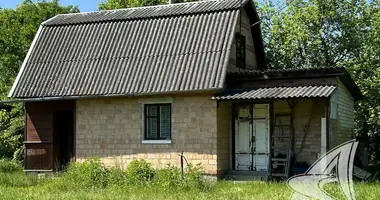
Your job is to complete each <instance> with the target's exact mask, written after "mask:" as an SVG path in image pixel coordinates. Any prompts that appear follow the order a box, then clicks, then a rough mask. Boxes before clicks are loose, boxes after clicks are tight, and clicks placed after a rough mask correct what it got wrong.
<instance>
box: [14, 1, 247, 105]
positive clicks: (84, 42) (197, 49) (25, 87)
mask: <svg viewBox="0 0 380 200" xmlns="http://www.w3.org/2000/svg"><path fill="white" fill-rule="evenodd" d="M240 2H241V1H240V0H219V1H208V2H196V3H188V4H177V5H176V4H173V5H167V6H155V7H143V8H133V9H122V10H113V11H101V12H93V13H83V14H82V13H79V14H66V15H58V16H56V17H54V18H52V19H50V20H48V21H46V22H45V23H43V24H42V25H41V27H40V29H39V32H38V33H37V35H36V38H35V41H34V42H33V44H32V47H31V49H30V50H29V52H28V55H27V57H26V59H25V61H24V63H23V66H22V68H21V70H20V72H19V75H18V77H17V79H16V81H15V83H14V85H13V87H12V90H11V92H10V94H9V96H10V97H16V98H36V97H56V96H89V95H100V96H107V95H115V94H118V95H119V94H123V95H124V94H125V95H141V94H152V93H154V94H155V93H170V92H181V91H205V90H207V91H211V90H213V91H214V90H218V89H222V88H223V85H224V81H225V76H226V73H227V72H226V71H227V70H226V69H227V64H228V60H229V54H230V48H231V44H232V40H233V36H234V33H235V25H236V23H237V18H238V16H239V8H240V6H239V5H240ZM246 2H247V0H244V1H242V3H243V4H244V3H246Z"/></svg>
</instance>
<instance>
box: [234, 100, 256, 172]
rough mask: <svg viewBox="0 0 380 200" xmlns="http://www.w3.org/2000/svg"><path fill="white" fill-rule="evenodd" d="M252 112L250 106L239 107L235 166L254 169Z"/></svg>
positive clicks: (236, 123)
mask: <svg viewBox="0 0 380 200" xmlns="http://www.w3.org/2000/svg"><path fill="white" fill-rule="evenodd" d="M251 116H252V112H251V109H250V106H241V107H238V108H237V117H236V121H235V168H236V170H252V159H253V154H252V143H251V138H252V124H251V121H252V117H251Z"/></svg>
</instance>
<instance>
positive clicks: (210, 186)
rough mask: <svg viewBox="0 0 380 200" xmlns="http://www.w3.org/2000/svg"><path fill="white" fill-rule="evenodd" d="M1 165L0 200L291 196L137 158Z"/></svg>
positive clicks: (362, 190)
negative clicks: (64, 166)
mask: <svg viewBox="0 0 380 200" xmlns="http://www.w3.org/2000/svg"><path fill="white" fill-rule="evenodd" d="M0 165H2V163H1V161H0ZM3 165H4V167H1V166H0V169H4V170H0V197H1V199H36V200H37V199H38V200H45V199H54V200H55V199H141V200H150V199H152V200H153V199H154V200H156V199H158V200H161V199H162V200H174V199H181V200H182V199H184V200H187V199H189V200H190V199H200V200H202V199H204V200H206V199H207V200H208V199H273V200H282V199H289V198H290V197H291V194H292V191H291V190H290V189H289V188H288V187H287V186H286V184H285V183H281V182H278V183H264V182H245V183H233V182H231V181H218V182H205V181H204V180H202V179H201V178H200V169H199V168H197V166H191V167H189V168H188V169H186V176H185V178H184V179H183V178H182V175H181V173H180V170H179V169H178V168H176V167H173V166H168V167H167V168H166V169H162V170H157V169H153V168H152V167H151V166H150V165H149V164H148V163H146V162H145V161H136V162H134V163H132V164H130V165H129V166H128V168H127V169H126V170H125V171H123V170H120V169H118V168H105V167H104V166H103V165H102V164H101V163H100V162H99V161H98V160H89V161H86V162H84V163H80V164H79V163H78V164H77V163H75V164H73V165H71V166H70V167H69V168H68V171H67V172H66V173H64V174H61V175H59V176H51V177H46V178H38V177H37V176H35V175H25V174H24V173H23V172H22V171H21V170H20V169H19V168H17V167H14V165H12V164H8V163H3ZM6 166H10V167H9V168H8V167H6ZM324 189H326V191H328V192H329V193H330V194H331V195H332V196H334V197H337V199H339V198H340V199H342V193H341V192H340V190H339V188H338V186H337V185H336V184H329V185H327V186H326V188H324ZM355 193H356V197H357V199H358V200H360V199H380V182H379V183H361V182H357V183H355Z"/></svg>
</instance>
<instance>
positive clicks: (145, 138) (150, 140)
mask: <svg viewBox="0 0 380 200" xmlns="http://www.w3.org/2000/svg"><path fill="white" fill-rule="evenodd" d="M149 106H156V107H157V113H156V115H157V116H149V115H148V107H149ZM163 106H169V109H170V125H169V126H170V137H169V138H163V137H161V107H163ZM143 118H144V126H143V131H144V132H143V140H142V143H168V142H165V141H169V142H171V139H172V132H173V131H172V124H173V122H172V104H171V103H146V104H143ZM149 118H155V119H157V127H156V128H157V137H156V138H149V137H148V128H147V124H148V123H147V121H148V119H149ZM155 141H159V142H155ZM161 141H162V142H161Z"/></svg>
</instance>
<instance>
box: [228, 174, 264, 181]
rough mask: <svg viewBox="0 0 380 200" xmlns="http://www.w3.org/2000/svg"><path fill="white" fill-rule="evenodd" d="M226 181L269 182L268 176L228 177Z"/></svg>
mask: <svg viewBox="0 0 380 200" xmlns="http://www.w3.org/2000/svg"><path fill="white" fill-rule="evenodd" d="M224 179H225V180H230V181H267V180H268V176H244V175H226V176H225V177H224Z"/></svg>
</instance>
